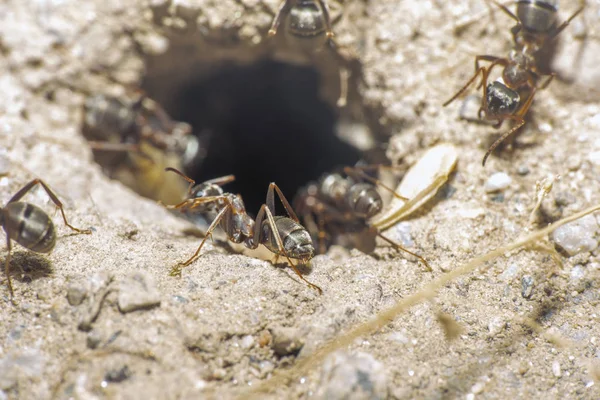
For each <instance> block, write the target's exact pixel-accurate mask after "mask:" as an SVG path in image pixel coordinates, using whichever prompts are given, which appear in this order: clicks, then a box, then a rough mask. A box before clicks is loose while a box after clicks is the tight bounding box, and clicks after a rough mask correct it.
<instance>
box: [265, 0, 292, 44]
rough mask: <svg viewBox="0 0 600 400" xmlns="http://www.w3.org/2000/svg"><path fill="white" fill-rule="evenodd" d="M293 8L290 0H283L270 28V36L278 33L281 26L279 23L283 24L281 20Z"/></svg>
mask: <svg viewBox="0 0 600 400" xmlns="http://www.w3.org/2000/svg"><path fill="white" fill-rule="evenodd" d="M290 8H291V5H290V0H283V3H282V4H281V7H279V10H278V11H277V14H276V15H275V18H274V19H273V23H272V24H271V28H270V29H269V33H268V36H269V37H273V36H275V35H276V34H277V29H278V28H279V24H281V20H282V19H283V18H284V16H285V15H287V13H289V11H290Z"/></svg>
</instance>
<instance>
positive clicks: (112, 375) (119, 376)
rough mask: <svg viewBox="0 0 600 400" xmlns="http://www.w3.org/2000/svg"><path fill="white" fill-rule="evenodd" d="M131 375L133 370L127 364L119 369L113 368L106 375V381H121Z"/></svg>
mask: <svg viewBox="0 0 600 400" xmlns="http://www.w3.org/2000/svg"><path fill="white" fill-rule="evenodd" d="M130 377H131V371H130V370H129V367H128V366H127V365H125V366H123V367H122V368H119V369H111V370H110V371H108V372H107V373H106V374H105V375H104V380H105V381H106V382H113V383H120V382H123V381H126V380H127V379H129V378H130Z"/></svg>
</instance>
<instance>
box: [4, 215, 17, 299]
mask: <svg viewBox="0 0 600 400" xmlns="http://www.w3.org/2000/svg"><path fill="white" fill-rule="evenodd" d="M3 212H4V211H3ZM6 247H7V248H8V254H7V255H6V261H5V264H4V274H5V275H6V282H7V285H8V291H9V292H10V298H11V299H12V298H14V297H15V293H14V292H13V287H12V281H11V279H10V253H11V250H12V247H11V244H10V235H9V233H8V232H6Z"/></svg>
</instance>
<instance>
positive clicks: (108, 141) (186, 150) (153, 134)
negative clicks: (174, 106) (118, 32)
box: [84, 93, 201, 202]
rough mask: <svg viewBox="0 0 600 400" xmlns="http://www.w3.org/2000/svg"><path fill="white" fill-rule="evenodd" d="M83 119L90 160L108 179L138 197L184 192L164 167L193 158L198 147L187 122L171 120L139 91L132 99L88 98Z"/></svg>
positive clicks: (177, 196) (171, 196)
mask: <svg viewBox="0 0 600 400" xmlns="http://www.w3.org/2000/svg"><path fill="white" fill-rule="evenodd" d="M84 122H85V126H84V135H85V136H86V138H87V139H88V141H89V144H90V146H91V148H92V149H93V150H95V151H94V156H95V159H96V161H97V162H98V163H99V164H100V165H102V166H103V167H105V168H106V169H107V170H108V171H109V172H108V175H109V176H110V177H112V178H116V179H118V180H120V181H121V182H123V183H124V184H126V185H127V186H129V187H131V188H132V189H134V190H135V191H136V192H138V193H140V194H141V195H143V196H146V197H150V198H154V199H157V200H163V201H166V202H171V201H177V200H179V199H180V198H181V196H182V195H183V193H185V185H182V184H180V183H179V182H178V181H177V182H173V181H172V180H170V179H169V177H168V176H166V174H165V171H164V168H165V167H166V166H167V165H176V166H178V167H181V168H184V169H189V168H190V167H191V166H192V165H194V164H195V163H196V162H197V158H198V157H199V156H200V153H201V149H200V145H199V141H198V138H197V137H196V136H194V135H192V134H191V132H192V128H191V126H190V125H189V124H187V123H185V122H177V121H173V120H172V119H171V117H170V116H169V115H168V114H167V112H166V111H165V110H164V109H163V108H162V107H161V106H160V104H158V103H157V102H156V101H154V100H152V99H150V98H149V97H147V96H146V95H145V94H143V93H141V94H140V95H139V96H138V97H137V98H134V99H132V98H128V99H120V98H116V97H110V96H105V95H93V96H89V97H88V98H87V100H86V102H85V107H84Z"/></svg>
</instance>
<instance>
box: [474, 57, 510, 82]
mask: <svg viewBox="0 0 600 400" xmlns="http://www.w3.org/2000/svg"><path fill="white" fill-rule="evenodd" d="M480 61H489V62H491V64H490V65H489V66H488V67H487V70H486V71H484V73H485V80H484V79H482V80H481V82H479V85H477V90H479V89H481V87H482V86H483V85H484V83H485V84H486V85H487V77H488V76H490V71H491V70H492V68H494V66H496V65H498V64H500V65H504V66H506V65H507V64H508V61H507V60H506V59H505V58H499V57H495V56H486V55H480V56H476V57H475V71H477V70H478V69H479V62H480Z"/></svg>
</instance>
